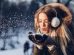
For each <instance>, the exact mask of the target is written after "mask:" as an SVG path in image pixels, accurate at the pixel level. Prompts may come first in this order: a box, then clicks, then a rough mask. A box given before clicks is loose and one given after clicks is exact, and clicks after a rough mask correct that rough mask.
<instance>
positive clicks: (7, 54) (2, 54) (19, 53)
mask: <svg viewBox="0 0 74 55" xmlns="http://www.w3.org/2000/svg"><path fill="white" fill-rule="evenodd" d="M0 55H31V49H30V50H29V51H28V52H26V53H25V54H24V52H23V48H19V49H13V50H5V51H0Z"/></svg>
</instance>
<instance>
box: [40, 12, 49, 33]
mask: <svg viewBox="0 0 74 55" xmlns="http://www.w3.org/2000/svg"><path fill="white" fill-rule="evenodd" d="M48 24H49V23H48V17H47V15H46V14H45V13H40V14H39V28H40V31H41V33H43V34H47V33H48V31H49V29H48V28H49V27H48V26H49V25H48Z"/></svg>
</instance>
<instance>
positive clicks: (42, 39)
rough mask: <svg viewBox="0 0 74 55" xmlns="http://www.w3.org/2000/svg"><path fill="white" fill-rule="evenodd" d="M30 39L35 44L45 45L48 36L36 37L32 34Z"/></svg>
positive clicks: (38, 35)
mask: <svg viewBox="0 0 74 55" xmlns="http://www.w3.org/2000/svg"><path fill="white" fill-rule="evenodd" d="M28 37H29V39H30V40H31V41H32V42H33V43H36V44H43V43H44V42H45V40H46V39H47V37H48V36H46V35H40V34H35V35H33V34H30V35H29V36H28Z"/></svg>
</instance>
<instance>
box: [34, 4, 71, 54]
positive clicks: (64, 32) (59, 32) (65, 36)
mask: <svg viewBox="0 0 74 55" xmlns="http://www.w3.org/2000/svg"><path fill="white" fill-rule="evenodd" d="M56 4H57V3H56ZM62 5H63V4H61V6H62ZM63 6H64V5H63ZM53 7H54V8H55V6H52V5H51V4H47V5H44V6H42V7H40V8H39V9H38V10H37V12H36V14H35V19H34V21H35V24H34V25H35V31H36V32H39V22H38V15H39V14H40V13H41V12H44V13H45V14H48V12H49V10H50V9H52V8H53ZM56 7H59V5H58V6H56ZM64 8H65V10H64V12H65V13H66V15H65V17H63V22H62V24H61V25H60V26H59V27H58V28H57V29H56V30H52V28H50V30H51V31H50V32H49V33H48V34H50V35H52V34H53V33H55V34H54V36H55V37H58V38H59V40H60V43H59V44H60V47H61V50H62V52H63V54H64V55H67V53H66V47H67V43H68V41H69V40H70V38H69V37H70V35H69V33H70V31H69V30H68V28H67V26H68V24H70V23H71V20H72V16H71V13H70V11H69V10H68V9H67V8H66V7H65V6H64ZM60 9H61V8H60ZM66 9H67V11H66ZM62 10H63V9H62ZM55 37H54V38H55Z"/></svg>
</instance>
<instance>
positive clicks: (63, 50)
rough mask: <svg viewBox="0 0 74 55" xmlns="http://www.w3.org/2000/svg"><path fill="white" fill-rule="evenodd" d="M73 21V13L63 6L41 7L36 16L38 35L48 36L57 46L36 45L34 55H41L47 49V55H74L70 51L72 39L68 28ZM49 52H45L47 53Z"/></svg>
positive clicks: (52, 4)
mask: <svg viewBox="0 0 74 55" xmlns="http://www.w3.org/2000/svg"><path fill="white" fill-rule="evenodd" d="M71 20H72V15H71V13H70V11H69V10H68V8H67V7H66V6H65V5H63V4H60V3H50V4H47V5H44V6H42V7H40V8H39V9H38V10H37V12H36V14H35V30H36V32H37V33H41V34H45V35H47V36H48V37H50V38H51V39H53V40H54V41H55V42H56V44H51V45H50V44H49V43H48V44H46V43H47V42H48V41H45V42H44V43H41V44H37V43H36V44H35V45H34V55H39V54H40V52H43V49H44V48H45V47H46V48H45V49H47V50H48V52H49V53H47V54H45V55H72V54H70V53H69V52H70V51H68V50H70V49H68V44H69V43H70V42H71V39H70V31H69V30H68V28H67V27H68V26H69V24H70V23H71ZM47 50H45V53H46V52H47ZM71 53H72V52H71ZM40 55H41V54H40Z"/></svg>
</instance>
